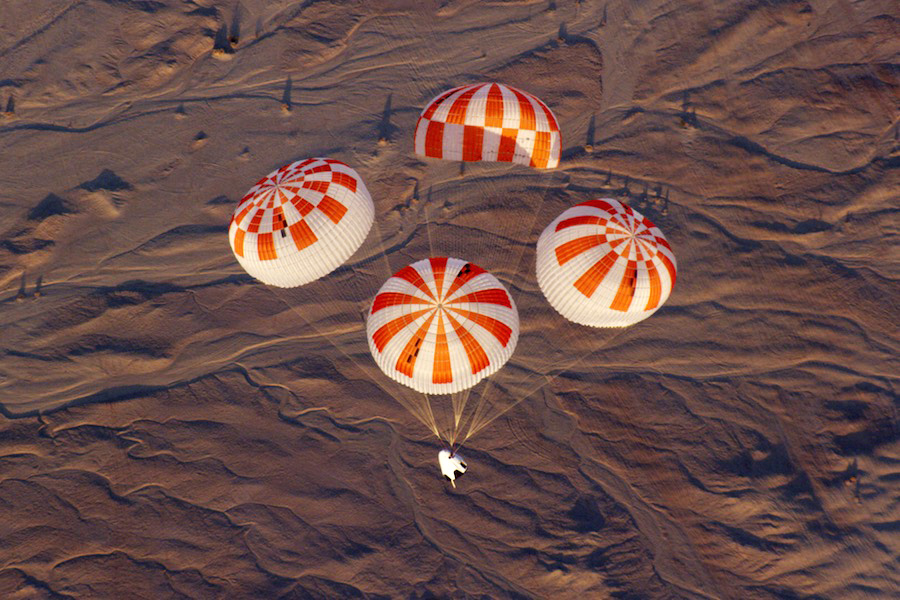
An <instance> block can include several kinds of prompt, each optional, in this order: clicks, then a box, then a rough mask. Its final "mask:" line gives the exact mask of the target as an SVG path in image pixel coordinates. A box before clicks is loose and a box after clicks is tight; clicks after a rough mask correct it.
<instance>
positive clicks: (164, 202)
mask: <svg viewBox="0 0 900 600" xmlns="http://www.w3.org/2000/svg"><path fill="white" fill-rule="evenodd" d="M898 30H900V25H898V15H897V11H896V5H895V4H894V3H891V2H888V1H880V0H874V1H871V2H865V3H846V2H834V1H831V0H823V1H809V2H805V1H797V2H749V1H746V2H741V1H734V2H697V1H690V2H676V3H667V2H659V1H652V0H651V1H642V2H592V1H588V0H584V1H575V0H571V1H569V0H556V1H553V2H547V1H545V0H541V1H533V2H531V1H520V2H476V1H474V0H472V1H442V2H417V1H413V0H397V1H382V2H337V1H326V0H319V1H305V2H297V1H288V0H280V1H278V0H276V1H271V2H262V1H260V0H240V1H237V2H227V3H224V2H212V1H211V0H194V1H188V2H178V1H175V0H144V1H134V2H126V1H124V0H65V1H61V2H56V1H53V2H49V1H44V2H11V3H5V5H4V7H3V12H2V13H0V110H3V109H5V110H3V112H2V113H0V184H2V185H0V210H2V215H3V216H4V219H3V222H2V224H0V412H2V415H3V416H2V417H0V597H3V598H125V597H129V598H132V597H133V598H181V597H184V598H275V597H285V598H287V597H294V598H419V599H423V598H451V597H452V598H468V597H473V598H484V597H487V598H607V597H609V598H741V599H755V598H760V599H763V598H836V599H837V598H840V599H855V598H895V597H896V596H897V590H898V589H900V578H898V576H897V574H896V573H897V572H898V571H900V569H898V563H897V557H898V555H900V541H898V536H897V532H898V527H900V511H898V508H897V507H898V502H900V467H898V465H900V443H898V413H897V384H898V378H897V373H898V372H900V368H898V367H900V365H898V360H897V356H898V354H900V339H898V338H900V336H898V329H900V328H898V322H900V319H898V310H897V306H898V301H897V299H898V292H900V286H898V278H900V260H898V253H897V248H898V239H897V234H898V221H897V214H898V208H897V203H898V197H900V175H898V170H897V166H898V164H900V162H898V161H900V146H898V140H900V133H898V123H897V115H898V105H900V102H898V97H900V79H898V66H897V65H898V54H900V41H898V40H900V36H898ZM483 80H498V81H503V82H505V83H507V84H509V85H513V86H517V87H521V88H523V89H525V90H528V91H530V92H532V93H534V94H535V95H537V96H539V97H540V98H542V99H543V100H544V101H545V102H547V104H548V105H549V106H550V107H551V109H552V110H553V111H554V113H555V114H556V116H557V117H558V118H559V121H560V126H561V129H562V135H563V153H562V154H563V156H562V161H561V163H560V167H559V169H556V170H552V171H536V170H531V169H528V168H525V167H519V166H510V165H499V164H487V163H486V164H465V165H464V166H461V165H460V164H458V163H450V162H442V161H438V160H431V159H421V158H419V157H416V156H415V155H414V154H413V152H412V143H413V130H414V128H415V122H416V118H417V116H418V114H419V112H420V111H421V109H422V107H423V106H424V105H425V104H426V103H427V102H428V101H429V100H430V99H431V98H432V97H433V96H434V95H436V94H437V93H439V92H440V91H442V90H444V89H447V88H449V87H452V86H456V85H462V84H465V83H475V82H478V81H483ZM312 156H327V157H333V158H337V159H340V160H343V161H345V162H347V163H348V164H350V165H351V166H353V168H355V169H356V170H357V171H358V172H359V173H360V175H361V176H362V177H363V178H364V180H365V182H366V185H367V186H368V188H369V190H370V191H371V193H372V197H373V199H374V201H375V204H376V227H375V228H373V230H372V232H371V234H370V236H369V238H368V240H367V241H366V243H365V244H364V245H363V247H362V248H361V249H360V250H359V251H358V252H357V253H356V254H355V255H354V256H353V257H352V258H351V259H350V261H348V263H347V264H346V265H345V266H343V267H341V268H340V269H338V270H337V271H336V272H334V273H332V274H331V275H329V276H328V277H326V278H324V279H322V280H320V281H318V282H315V283H313V284H311V285H309V286H307V287H305V288H301V289H297V290H277V289H274V288H268V287H266V286H264V285H262V284H260V283H258V282H256V281H254V280H253V279H252V278H251V277H250V276H248V275H246V274H245V273H244V272H243V271H242V270H241V268H240V266H239V265H238V264H237V262H236V261H235V260H234V258H233V256H232V254H231V251H230V248H229V246H228V241H227V235H226V233H227V224H228V221H229V218H230V216H231V212H232V210H233V208H234V206H235V205H236V203H237V201H238V199H239V198H240V197H241V196H242V195H243V193H244V192H245V191H246V190H247V189H248V188H250V187H251V186H252V185H253V184H254V183H255V182H256V181H257V180H258V179H259V177H261V176H262V175H264V174H266V173H268V172H269V171H271V170H272V169H274V168H277V167H279V166H281V165H284V164H287V163H289V162H291V161H294V160H297V159H302V158H306V157H312ZM601 196H611V197H615V198H618V199H620V200H622V201H623V202H626V203H628V204H630V205H631V206H633V207H634V208H636V209H637V210H639V211H641V212H643V213H644V214H645V215H647V216H648V217H649V218H650V219H651V220H652V221H654V222H655V223H656V224H657V225H658V226H659V227H660V228H661V229H662V230H663V231H664V232H665V233H666V236H667V237H668V239H669V241H670V242H671V244H672V247H673V248H674V251H675V253H676V255H677V256H678V268H679V270H678V282H677V284H676V286H675V289H674V292H673V295H672V296H671V298H670V299H669V300H668V302H667V303H666V305H665V306H664V307H663V308H662V309H661V310H660V311H659V312H658V313H656V314H655V315H654V316H653V317H651V318H650V319H648V320H647V321H645V322H642V323H640V324H638V325H636V326H634V327H632V328H629V329H626V330H622V331H605V330H590V329H586V328H583V327H579V326H576V325H574V324H571V323H567V322H566V321H564V320H563V319H562V318H561V317H560V316H559V315H557V314H556V313H555V312H553V311H552V309H550V308H549V307H548V306H547V305H546V303H545V302H544V301H543V299H542V297H541V295H540V291H539V290H538V288H537V284H536V282H535V277H534V244H535V242H536V240H537V237H538V235H539V234H540V232H541V230H542V229H543V227H544V226H545V225H546V224H547V223H549V222H550V221H551V220H552V219H553V218H554V217H555V216H556V215H557V214H559V213H560V212H561V211H562V210H563V209H564V208H565V207H567V206H571V205H572V204H575V203H577V202H580V201H583V200H587V199H589V198H594V197H601ZM432 253H436V254H448V255H451V256H460V257H462V258H466V259H468V260H473V261H476V262H478V264H480V265H482V266H484V267H485V268H487V269H489V270H491V272H493V273H494V274H496V275H497V276H498V278H499V279H500V280H501V281H503V283H504V285H506V286H507V287H508V288H509V289H510V291H511V292H512V293H513V295H514V297H515V298H516V303H517V304H518V305H519V307H520V315H521V317H522V332H523V333H522V338H521V340H520V342H519V346H518V349H517V351H516V354H515V355H514V357H513V359H512V360H511V361H510V363H509V364H508V365H507V367H506V368H504V370H502V371H501V372H500V373H498V376H497V378H496V380H495V381H494V380H492V381H493V383H488V384H485V385H482V386H481V388H476V390H475V391H474V392H473V394H472V396H471V398H470V402H472V403H473V404H474V403H477V402H478V400H479V398H481V397H484V398H486V399H487V410H488V411H489V413H488V414H489V416H490V417H491V418H493V417H497V418H496V419H494V420H493V421H492V422H491V423H490V425H488V426H485V427H484V428H483V429H482V430H480V431H479V432H478V433H477V435H474V436H473V437H472V438H471V439H469V440H467V441H466V444H465V448H464V450H463V451H464V453H465V455H466V458H467V459H468V461H469V463H470V473H469V474H467V475H466V476H465V478H463V479H461V480H460V482H459V487H458V488H457V489H455V490H454V489H452V488H450V487H448V486H447V485H445V482H443V481H442V480H440V479H439V478H438V470H437V462H436V453H437V451H438V449H439V445H438V442H437V440H436V439H435V438H434V436H432V435H431V434H430V432H429V431H428V429H427V428H426V427H425V426H424V425H423V424H422V423H421V422H420V421H419V420H418V419H417V418H416V415H415V414H414V413H413V412H411V411H410V410H408V409H413V410H414V409H415V408H416V406H415V404H416V402H418V401H419V400H418V399H417V397H416V396H415V395H413V394H411V393H410V392H404V391H403V390H399V389H398V388H397V387H396V386H393V385H392V384H391V383H390V382H388V381H387V380H386V378H385V377H383V376H382V375H381V373H380V372H379V371H378V369H377V367H375V365H374V362H373V361H372V360H371V358H370V357H369V354H368V349H367V347H366V342H365V338H364V330H365V326H364V313H365V311H366V309H367V307H368V302H370V301H371V297H372V295H373V294H374V293H375V291H376V290H377V289H378V287H379V286H380V285H381V283H382V282H383V281H384V280H385V279H386V278H387V277H388V276H389V275H390V274H391V273H392V272H393V271H395V270H396V269H399V268H400V267H402V266H404V265H406V264H409V263H410V262H413V261H415V260H418V259H420V258H422V257H425V256H427V255H429V254H432Z"/></svg>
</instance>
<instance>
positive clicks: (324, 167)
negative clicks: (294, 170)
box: [303, 164, 331, 175]
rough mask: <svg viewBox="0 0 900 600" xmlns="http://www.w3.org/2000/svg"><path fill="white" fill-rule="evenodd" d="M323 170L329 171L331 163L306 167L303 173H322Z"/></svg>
mask: <svg viewBox="0 0 900 600" xmlns="http://www.w3.org/2000/svg"><path fill="white" fill-rule="evenodd" d="M325 171H331V165H328V164H324V165H318V166H315V167H313V168H312V169H306V170H305V171H303V174H304V175H312V174H313V173H324V172H325Z"/></svg>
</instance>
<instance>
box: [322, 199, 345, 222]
mask: <svg viewBox="0 0 900 600" xmlns="http://www.w3.org/2000/svg"><path fill="white" fill-rule="evenodd" d="M316 208H318V209H319V210H321V211H322V212H323V213H325V216H327V217H328V218H329V219H331V220H332V221H333V222H334V223H335V224H337V223H340V222H341V219H343V218H344V215H345V214H347V207H346V206H344V205H343V204H341V203H340V202H338V201H337V200H335V199H334V198H332V197H331V196H325V197H324V198H322V200H321V201H319V203H318V204H317V205H316Z"/></svg>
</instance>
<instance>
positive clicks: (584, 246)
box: [556, 233, 606, 266]
mask: <svg viewBox="0 0 900 600" xmlns="http://www.w3.org/2000/svg"><path fill="white" fill-rule="evenodd" d="M605 241H606V236H605V235H603V234H602V233H599V234H593V235H586V236H584V237H580V238H575V239H574V240H569V241H568V242H566V243H564V244H560V245H559V246H557V247H556V262H558V263H559V266H563V265H564V264H566V263H567V262H569V261H570V260H572V259H573V258H575V257H576V256H578V255H579V254H581V253H582V252H587V251H588V250H590V249H591V248H595V247H597V246H599V245H600V244H602V243H603V242H605Z"/></svg>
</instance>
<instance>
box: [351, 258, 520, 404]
mask: <svg viewBox="0 0 900 600" xmlns="http://www.w3.org/2000/svg"><path fill="white" fill-rule="evenodd" d="M366 334H367V337H368V340H369V349H370V350H371V352H372V356H373V357H374V358H375V362H376V363H378V366H379V367H380V368H381V370H382V371H384V372H385V374H387V376H388V377H390V378H392V379H394V380H396V381H398V382H400V383H402V384H404V385H407V386H409V387H411V388H413V389H415V390H417V391H419V392H422V393H425V394H452V393H455V392H459V391H461V390H465V389H467V388H470V387H472V386H474V385H475V384H476V383H478V382H479V381H480V380H481V379H483V378H484V377H487V376H488V375H490V374H491V373H494V372H495V371H497V369H499V368H500V367H501V366H503V364H504V363H505V362H506V361H507V360H508V359H509V357H510V356H511V355H512V353H513V350H514V349H515V347H516V341H517V340H518V339H519V314H518V312H517V311H516V306H515V304H514V303H513V300H512V297H510V295H509V292H507V291H506V288H504V287H503V285H502V284H501V283H500V282H499V281H497V278H496V277H494V276H493V275H491V274H490V273H488V272H487V271H485V270H484V269H482V268H481V267H479V266H477V265H475V264H473V263H470V262H466V261H464V260H460V259H458V258H446V257H440V258H428V259H425V260H420V261H419V262H416V263H413V264H412V265H410V266H408V267H404V268H403V269H400V270H399V271H397V272H396V273H395V274H394V275H393V276H392V277H391V278H390V279H388V280H387V281H386V282H385V284H384V285H383V286H381V289H380V290H379V291H378V294H377V295H376V296H375V300H374V302H373V303H372V310H371V312H370V313H369V317H368V319H367V321H366Z"/></svg>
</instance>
